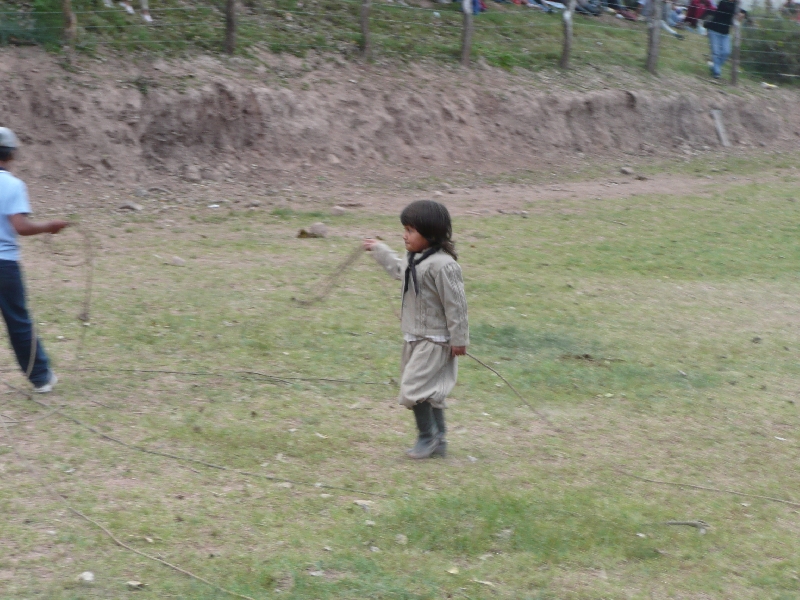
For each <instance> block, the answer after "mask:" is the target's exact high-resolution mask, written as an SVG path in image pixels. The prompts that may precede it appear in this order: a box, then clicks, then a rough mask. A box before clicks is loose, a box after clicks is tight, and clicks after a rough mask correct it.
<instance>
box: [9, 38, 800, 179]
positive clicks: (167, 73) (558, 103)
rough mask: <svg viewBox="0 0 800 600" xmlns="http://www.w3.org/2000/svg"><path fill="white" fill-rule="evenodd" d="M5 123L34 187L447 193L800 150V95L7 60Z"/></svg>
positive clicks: (224, 62) (579, 80)
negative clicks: (506, 181) (403, 181)
mask: <svg viewBox="0 0 800 600" xmlns="http://www.w3.org/2000/svg"><path fill="white" fill-rule="evenodd" d="M0 56H2V60H0V87H1V88H2V93H0V122H2V124H3V125H8V126H10V127H12V128H14V129H15V130H16V131H17V132H18V133H19V134H20V137H21V139H22V141H23V143H24V145H25V148H24V153H23V155H22V156H21V160H20V165H19V167H20V170H21V172H22V173H23V175H25V176H27V177H29V178H31V179H34V180H44V181H46V180H51V181H57V182H58V181H78V180H80V181H84V182H88V181H95V182H98V183H100V182H113V183H115V184H116V185H121V186H136V185H146V184H148V183H152V182H153V181H155V180H160V181H163V180H165V179H173V180H174V178H179V179H180V180H182V181H184V182H185V181H190V182H193V183H198V182H202V181H207V182H220V183H223V184H224V183H225V182H226V181H227V182H229V183H234V182H235V183H239V184H245V183H247V182H249V183H250V184H251V185H253V184H255V183H257V182H260V183H264V184H266V185H270V184H278V182H285V180H286V178H287V177H292V176H301V175H302V176H305V177H308V178H313V177H314V176H324V177H326V178H328V179H332V180H337V179H338V180H354V179H357V178H360V177H365V176H370V177H372V178H375V177H380V176H381V175H386V176H397V175H398V174H406V176H415V177H425V176H433V177H437V176H438V177H441V176H446V175H447V174H448V173H449V172H453V171H466V170H475V171H483V172H505V171H510V170H513V169H519V168H529V169H532V170H536V169H542V170H545V169H555V168H557V167H564V166H569V165H570V164H573V163H575V162H576V161H580V160H582V159H584V158H585V157H590V158H596V159H598V160H608V161H613V160H616V159H617V158H621V159H624V157H626V156H628V157H638V158H645V157H648V156H663V155H668V154H670V153H673V154H674V153H676V152H677V153H680V154H686V155H689V154H692V153H694V152H703V151H713V150H715V149H721V145H720V140H719V137H718V133H717V131H716V129H715V126H714V122H713V119H712V117H711V114H710V111H711V110H712V109H719V110H721V111H722V114H723V119H724V124H725V127H726V129H727V134H728V136H729V138H730V141H731V142H732V144H733V145H734V146H735V147H737V148H742V147H748V146H750V147H754V148H766V149H770V148H774V149H793V148H796V147H797V143H798V140H800V137H798V136H800V114H798V112H797V111H796V110H794V108H793V107H796V106H797V100H798V94H797V93H795V92H792V91H790V90H761V89H760V88H758V87H757V86H754V85H752V84H751V85H749V86H747V85H746V86H744V87H743V88H741V89H737V90H733V89H731V88H728V87H724V86H714V85H712V84H710V83H707V82H703V81H700V80H698V79H692V78H667V77H665V78H662V79H660V80H653V79H648V78H645V77H643V76H636V75H631V74H630V73H626V72H623V71H622V70H617V69H616V68H614V67H608V68H607V69H603V68H596V69H594V70H591V71H588V72H576V73H571V74H568V75H562V74H559V73H557V72H550V73H543V72H539V73H529V72H524V73H520V72H517V73H506V72H504V71H501V70H496V69H486V68H484V69H481V68H476V69H473V70H469V71H465V70H461V69H455V68H447V67H443V66H441V65H439V66H435V65H426V64H421V65H416V66H412V67H403V68H393V69H389V68H387V67H378V66H373V65H358V64H352V63H349V64H348V63H344V62H342V61H340V60H338V59H333V58H331V57H324V56H318V57H314V56H311V57H308V58H307V59H305V60H301V59H297V58H294V57H275V56H271V55H267V56H262V57H260V58H259V59H253V60H247V61H245V60H237V59H232V60H228V59H219V58H210V57H200V58H195V59H192V60H185V61H177V60H174V61H167V60H157V61H132V62H123V61H121V60H120V59H98V58H89V57H80V58H77V59H73V60H71V61H65V60H64V59H63V58H62V57H56V56H52V55H48V54H45V53H43V52H41V51H39V50H36V49H4V50H3V51H2V54H0Z"/></svg>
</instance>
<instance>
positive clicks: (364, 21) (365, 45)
mask: <svg viewBox="0 0 800 600" xmlns="http://www.w3.org/2000/svg"><path fill="white" fill-rule="evenodd" d="M370 8H371V1H370V0H362V2H361V53H362V54H363V56H364V58H365V59H366V60H370V59H371V58H372V44H370V39H369V11H370Z"/></svg>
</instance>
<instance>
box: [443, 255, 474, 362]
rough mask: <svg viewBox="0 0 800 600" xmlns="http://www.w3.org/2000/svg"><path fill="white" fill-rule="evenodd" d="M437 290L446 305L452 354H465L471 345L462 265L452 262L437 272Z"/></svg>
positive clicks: (445, 314)
mask: <svg viewBox="0 0 800 600" xmlns="http://www.w3.org/2000/svg"><path fill="white" fill-rule="evenodd" d="M436 290H437V291H438V292H439V297H440V298H441V299H442V304H443V305H444V316H445V319H447V331H448V332H449V333H450V354H451V356H463V355H465V354H466V353H467V346H468V345H469V321H468V319H467V295H466V293H465V292H464V280H463V278H462V277H461V267H460V266H458V263H456V262H452V263H449V264H446V265H445V266H444V267H442V268H441V269H440V270H439V272H438V273H437V274H436Z"/></svg>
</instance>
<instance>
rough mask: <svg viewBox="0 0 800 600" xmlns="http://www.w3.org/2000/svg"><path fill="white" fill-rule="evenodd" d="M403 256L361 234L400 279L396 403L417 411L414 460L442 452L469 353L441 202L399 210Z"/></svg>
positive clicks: (423, 202) (456, 266)
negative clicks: (461, 365) (461, 363)
mask: <svg viewBox="0 0 800 600" xmlns="http://www.w3.org/2000/svg"><path fill="white" fill-rule="evenodd" d="M400 222H401V223H402V224H403V227H404V228H405V232H404V233H403V241H404V242H405V246H406V250H407V251H408V255H407V256H406V258H405V259H402V258H400V257H399V256H398V255H397V254H396V253H395V252H394V251H393V250H392V249H391V248H389V247H388V246H387V245H386V244H383V243H381V242H379V241H377V240H373V239H366V240H364V249H365V250H367V251H369V252H372V255H373V256H374V257H375V260H377V261H378V262H379V263H380V264H381V265H382V266H383V268H384V269H386V271H387V272H388V273H389V275H391V276H392V277H394V278H395V279H399V280H401V281H402V282H403V287H402V290H403V291H402V294H403V297H402V308H401V313H402V314H401V317H400V320H401V329H402V331H403V340H404V342H405V343H404V345H403V355H402V359H401V364H400V370H401V376H400V398H399V400H400V404H402V405H403V406H405V407H406V408H409V409H411V410H413V411H414V417H415V419H416V422H417V430H418V431H419V436H418V438H417V443H416V445H415V446H414V447H413V448H411V449H410V450H408V452H407V454H408V456H409V457H411V458H416V459H420V458H428V457H430V456H432V455H439V456H445V455H446V452H447V441H446V440H445V432H446V427H445V419H444V409H445V408H446V406H447V405H446V403H445V399H446V398H447V395H448V394H449V393H450V392H451V391H452V390H453V387H454V386H455V384H456V376H457V375H458V362H457V359H456V357H457V356H463V355H464V354H466V352H467V345H468V344H469V325H468V323H467V298H466V295H465V294H464V281H463V279H462V277H461V267H460V266H459V264H458V263H457V262H456V259H457V255H456V251H455V246H454V245H453V242H452V241H451V239H450V238H451V236H452V232H453V227H452V224H451V221H450V213H449V212H448V211H447V208H445V206H444V205H442V204H439V203H438V202H434V201H432V200H419V201H417V202H412V203H411V204H409V205H408V206H406V207H405V209H403V212H402V213H401V214H400Z"/></svg>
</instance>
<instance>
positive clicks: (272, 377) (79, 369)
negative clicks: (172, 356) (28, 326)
mask: <svg viewBox="0 0 800 600" xmlns="http://www.w3.org/2000/svg"><path fill="white" fill-rule="evenodd" d="M59 370H60V371H65V372H67V373H144V374H155V375H185V376H187V377H224V376H229V375H233V376H236V375H250V376H255V377H263V378H264V379H268V380H270V381H274V382H278V383H283V384H286V385H291V383H292V382H295V381H305V382H313V381H322V382H325V383H343V384H347V385H392V383H391V382H389V381H358V380H355V379H337V378H333V377H295V376H278V375H270V374H269V373H263V372H261V371H243V370H231V371H178V370H172V369H110V368H104V367H72V368H70V367H61V368H60V369H59ZM10 372H11V371H10V370H2V369H0V373H10Z"/></svg>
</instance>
